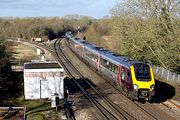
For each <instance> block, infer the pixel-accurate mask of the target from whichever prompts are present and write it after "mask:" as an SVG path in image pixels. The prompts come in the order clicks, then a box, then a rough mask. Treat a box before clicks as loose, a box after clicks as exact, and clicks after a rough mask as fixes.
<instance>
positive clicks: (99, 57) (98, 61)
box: [96, 54, 101, 71]
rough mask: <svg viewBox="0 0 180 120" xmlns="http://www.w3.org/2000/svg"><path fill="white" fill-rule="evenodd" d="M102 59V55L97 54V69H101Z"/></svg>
mask: <svg viewBox="0 0 180 120" xmlns="http://www.w3.org/2000/svg"><path fill="white" fill-rule="evenodd" d="M100 59H101V55H99V54H97V56H96V63H97V70H98V71H99V68H100Z"/></svg>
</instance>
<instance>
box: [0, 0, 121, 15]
mask: <svg viewBox="0 0 180 120" xmlns="http://www.w3.org/2000/svg"><path fill="white" fill-rule="evenodd" d="M117 1H118V0H0V17H10V16H12V17H39V16H42V17H44V16H45V17H53V16H59V17H63V16H65V15H73V14H79V15H85V16H91V17H93V18H102V17H104V16H107V15H109V13H110V9H111V8H112V7H113V6H115V4H116V3H117Z"/></svg>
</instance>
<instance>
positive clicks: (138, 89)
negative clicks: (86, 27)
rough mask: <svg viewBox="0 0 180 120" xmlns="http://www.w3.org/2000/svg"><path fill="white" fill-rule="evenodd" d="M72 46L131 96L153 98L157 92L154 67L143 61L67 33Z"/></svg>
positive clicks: (87, 61)
mask: <svg viewBox="0 0 180 120" xmlns="http://www.w3.org/2000/svg"><path fill="white" fill-rule="evenodd" d="M66 38H67V39H68V42H69V45H70V48H71V49H72V50H73V51H74V52H75V53H76V54H77V55H78V56H80V57H81V58H82V59H83V60H84V61H85V62H86V63H88V64H89V65H90V66H91V67H93V68H94V69H96V70H97V71H98V72H99V73H100V74H102V75H104V76H106V77H107V78H109V79H110V80H111V82H112V83H115V84H116V85H117V86H118V87H119V88H122V89H123V90H124V92H125V93H126V94H127V95H128V97H129V98H131V99H134V100H138V99H139V98H143V99H145V100H148V101H149V100H151V99H152V97H153V96H154V94H155V91H154V87H155V81H154V75H153V71H152V68H151V67H150V66H149V65H148V64H146V63H143V62H140V61H135V60H132V59H129V58H127V57H124V56H122V55H119V54H117V53H114V52H112V51H109V50H107V49H105V48H103V47H99V46H96V45H93V44H91V43H89V42H87V41H85V40H82V39H79V38H76V37H75V36H74V35H72V34H71V33H66Z"/></svg>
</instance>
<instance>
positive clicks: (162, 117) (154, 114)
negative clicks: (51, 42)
mask: <svg viewBox="0 0 180 120" xmlns="http://www.w3.org/2000/svg"><path fill="white" fill-rule="evenodd" d="M66 45H67V44H66ZM94 73H96V74H97V71H95V70H94ZM103 79H104V78H103ZM107 84H108V85H109V82H107ZM110 85H111V86H112V87H113V88H115V89H116V90H118V92H119V93H121V94H122V96H123V97H124V99H127V96H125V95H124V94H123V92H122V91H121V90H119V89H117V86H115V85H112V84H110ZM106 98H107V97H106ZM111 103H113V102H111ZM127 103H131V104H133V105H134V107H136V108H139V109H138V110H139V111H142V112H141V113H142V114H146V116H147V117H148V118H149V119H152V120H169V119H174V118H173V117H171V116H170V115H168V114H166V113H165V112H163V111H162V110H160V109H158V108H157V107H156V106H155V105H154V104H150V103H149V102H146V103H140V102H137V101H134V102H133V101H131V100H130V99H127ZM115 106H116V107H119V106H118V105H117V104H115ZM124 111H126V109H125V110H124ZM126 112H127V111H126Z"/></svg>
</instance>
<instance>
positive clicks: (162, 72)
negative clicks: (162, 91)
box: [152, 66, 180, 84]
mask: <svg viewBox="0 0 180 120" xmlns="http://www.w3.org/2000/svg"><path fill="white" fill-rule="evenodd" d="M152 68H153V72H154V74H155V78H162V80H165V81H171V82H174V83H178V84H180V75H178V74H176V73H173V72H171V71H169V70H166V69H164V68H163V67H158V66H152Z"/></svg>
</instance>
